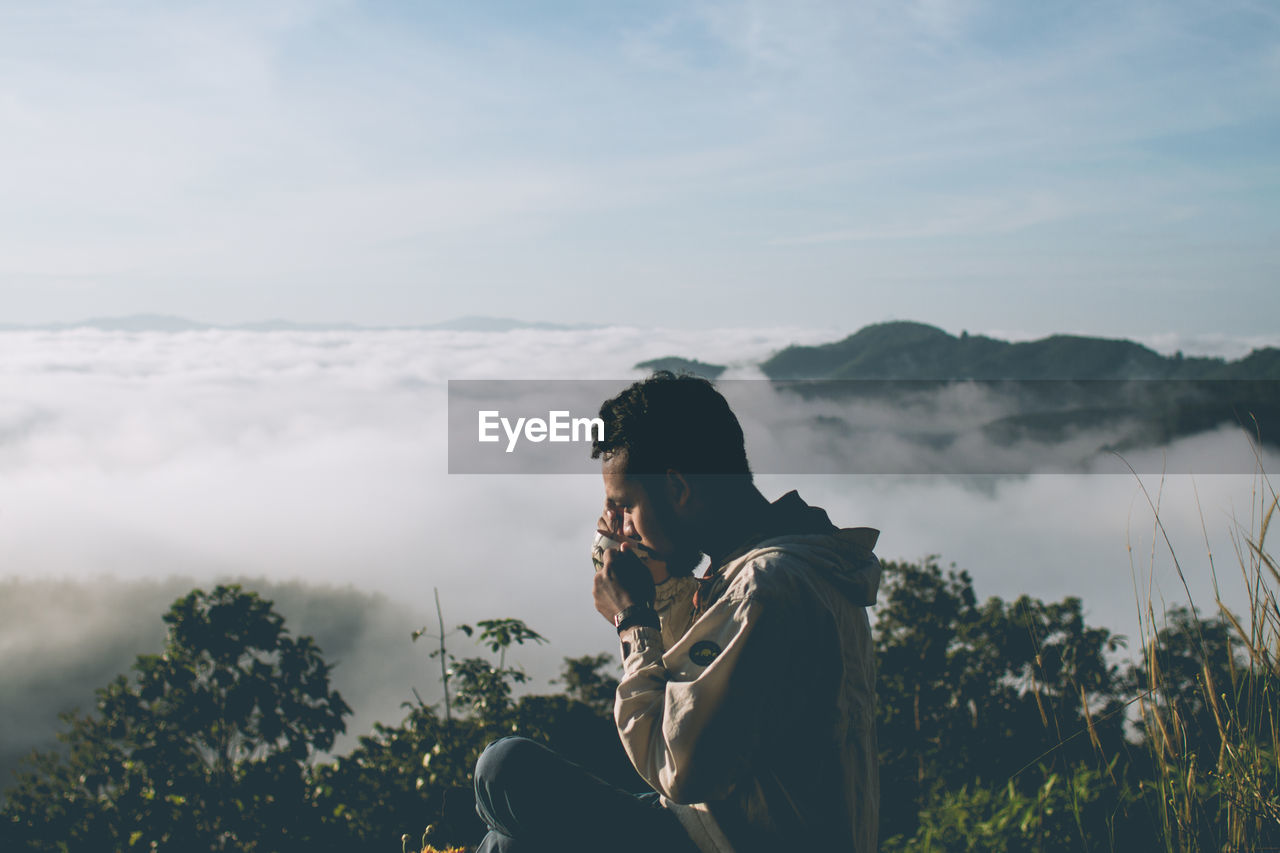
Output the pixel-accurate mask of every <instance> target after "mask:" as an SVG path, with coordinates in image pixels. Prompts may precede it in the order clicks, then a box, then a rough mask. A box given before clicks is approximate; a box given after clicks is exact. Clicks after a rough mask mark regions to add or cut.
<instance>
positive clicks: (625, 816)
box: [475, 737, 697, 853]
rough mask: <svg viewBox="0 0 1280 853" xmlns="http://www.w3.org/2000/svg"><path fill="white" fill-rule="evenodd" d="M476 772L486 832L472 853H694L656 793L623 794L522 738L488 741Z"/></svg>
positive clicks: (479, 811) (479, 806) (478, 807)
mask: <svg viewBox="0 0 1280 853" xmlns="http://www.w3.org/2000/svg"><path fill="white" fill-rule="evenodd" d="M475 775H476V811H477V812H478V813H479V815H480V818H481V820H483V821H484V822H485V824H486V825H487V826H488V827H489V834H488V835H486V836H485V837H484V841H483V842H481V844H480V847H479V849H478V850H477V851H476V853H535V851H548V853H550V851H554V853H578V851H582V853H587V851H591V853H597V851H609V853H629V852H630V851H636V853H641V851H643V853H697V848H695V847H694V846H693V843H692V842H691V841H689V838H688V836H687V835H686V834H685V832H684V830H683V829H682V828H681V826H680V822H679V821H678V820H677V819H676V816H675V815H674V814H672V813H671V812H670V811H668V810H667V809H665V808H663V807H662V806H661V805H659V803H658V795H657V794H654V793H649V794H638V795H637V794H628V793H627V792H626V791H623V790H622V789H620V788H615V787H614V786H613V785H610V784H609V783H608V782H605V781H603V780H601V779H597V778H596V777H595V776H593V775H592V774H590V773H588V772H587V771H586V770H585V769H583V768H582V767H580V766H578V765H577V764H574V763H573V762H571V761H567V760H565V759H564V758H561V757H560V756H559V755H557V754H556V753H554V752H552V751H551V750H549V749H547V748H546V747H545V746H543V745H542V744H540V743H536V742H534V741H531V740H529V739H527V738H522V737H504V738H502V739H500V740H496V741H494V742H493V743H491V744H489V746H488V747H486V748H485V751H484V752H483V753H481V755H480V760H479V761H477V762H476V774H475Z"/></svg>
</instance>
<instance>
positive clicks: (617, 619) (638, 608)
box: [613, 602, 662, 634]
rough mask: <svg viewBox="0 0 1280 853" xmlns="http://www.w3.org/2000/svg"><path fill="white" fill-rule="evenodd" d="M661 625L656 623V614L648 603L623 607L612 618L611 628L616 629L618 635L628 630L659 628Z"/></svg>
mask: <svg viewBox="0 0 1280 853" xmlns="http://www.w3.org/2000/svg"><path fill="white" fill-rule="evenodd" d="M661 624H662V623H660V622H659V621H658V612H657V611H656V610H654V609H653V605H652V604H650V603H648V602H644V603H642V604H632V605H630V606H628V607H624V608H622V609H621V610H619V611H618V612H617V613H616V614H614V617H613V627H615V628H617V629H618V633H619V634H621V633H622V632H623V631H625V630H627V629H628V628H636V627H644V628H660V627H661Z"/></svg>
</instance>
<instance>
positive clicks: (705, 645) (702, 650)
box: [689, 640, 720, 666]
mask: <svg viewBox="0 0 1280 853" xmlns="http://www.w3.org/2000/svg"><path fill="white" fill-rule="evenodd" d="M719 654H720V647H719V646H718V645H716V644H715V643H713V642H711V641H710V640H702V641H701V642H697V643H694V644H693V648H691V649H689V660H691V661H693V662H694V663H696V664H697V665H698V666H709V665H710V664H711V662H712V661H713V660H715V659H716V657H717V656H718V655H719Z"/></svg>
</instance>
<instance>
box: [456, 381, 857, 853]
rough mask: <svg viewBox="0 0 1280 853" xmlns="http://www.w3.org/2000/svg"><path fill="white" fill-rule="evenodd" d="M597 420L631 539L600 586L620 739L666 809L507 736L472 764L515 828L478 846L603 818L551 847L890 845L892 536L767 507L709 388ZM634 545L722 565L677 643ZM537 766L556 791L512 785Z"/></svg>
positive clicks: (497, 822) (614, 508) (650, 395)
mask: <svg viewBox="0 0 1280 853" xmlns="http://www.w3.org/2000/svg"><path fill="white" fill-rule="evenodd" d="M600 415H601V418H602V419H603V420H604V423H605V431H604V439H603V440H600V441H597V442H596V443H595V446H594V447H593V449H592V456H593V457H595V458H601V459H602V460H603V462H602V473H603V477H604V483H605V496H606V519H607V520H610V521H614V522H615V526H614V527H611V528H610V529H611V530H620V532H621V533H623V535H624V539H623V542H622V544H621V546H620V547H618V548H610V549H608V550H607V551H606V552H605V553H604V555H603V559H602V560H601V563H602V568H601V569H600V571H598V572H597V573H596V575H595V581H594V588H593V595H594V598H595V605H596V609H597V611H599V612H600V613H601V615H603V616H604V617H605V618H606V619H608V620H610V622H612V623H613V624H614V625H615V627H616V628H617V630H618V635H619V638H620V640H621V644H622V657H623V670H624V672H623V677H622V680H621V682H620V684H619V686H618V692H617V699H616V703H615V708H614V717H615V720H616V722H617V726H618V733H619V736H620V737H621V739H622V743H623V746H624V747H625V749H626V751H627V755H628V756H629V757H630V759H631V761H632V764H633V765H634V766H635V768H636V770H637V772H638V773H639V774H640V776H641V777H643V778H644V780H645V781H646V782H648V783H649V785H650V786H652V788H653V790H654V791H655V792H656V793H657V795H658V796H657V797H656V798H650V799H651V800H652V799H656V800H657V802H656V806H657V808H654V806H655V803H653V802H651V801H650V802H645V803H643V804H642V805H633V804H632V803H636V802H637V801H635V800H634V798H632V801H631V803H629V802H628V801H627V800H625V799H619V798H618V797H613V796H609V795H606V794H604V793H602V792H601V791H600V790H599V787H598V786H597V785H595V784H594V783H587V782H583V781H582V779H581V777H580V776H579V775H575V774H574V772H573V771H572V770H569V769H567V768H565V767H563V766H562V764H561V763H558V762H559V760H558V759H555V758H554V756H551V754H550V753H549V752H548V753H546V755H545V756H543V755H542V754H541V753H537V752H536V750H538V749H541V748H540V747H537V746H536V745H534V744H532V743H531V742H528V741H520V740H517V739H512V740H508V741H500V742H499V743H498V744H497V745H495V746H493V747H490V750H488V751H486V754H485V755H484V756H482V757H481V761H480V763H479V764H478V765H477V770H476V784H477V799H478V804H477V808H478V810H479V811H480V813H481V816H482V817H484V818H485V819H486V822H487V823H488V824H489V825H490V826H491V827H493V828H495V831H498V834H499V835H501V836H502V838H501V839H497V840H496V841H495V843H494V844H493V846H491V847H482V850H485V849H493V850H498V849H510V850H518V849H523V848H521V847H520V846H519V845H518V844H513V845H512V846H509V847H506V848H504V847H502V846H501V843H500V842H505V841H506V840H511V839H515V840H516V841H522V840H528V841H530V842H533V843H531V844H530V846H529V847H528V849H544V848H541V847H537V846H535V844H539V843H541V844H546V845H547V846H546V847H545V849H552V848H553V846H554V839H553V838H552V837H550V836H547V835H545V834H544V833H545V829H546V827H545V824H546V823H547V822H548V821H552V820H553V818H552V815H553V814H557V813H558V814H559V818H558V819H559V822H560V823H561V824H562V825H568V826H571V827H572V826H573V824H574V823H575V822H576V820H577V818H578V817H581V816H582V815H583V814H585V813H591V812H594V811H600V810H604V811H607V812H609V815H610V817H609V818H608V820H609V821H611V822H612V823H611V825H609V826H607V827H600V826H599V825H597V828H594V829H588V830H587V831H586V832H584V833H578V832H577V831H576V829H569V830H566V831H565V832H564V833H562V835H561V838H560V840H561V843H560V844H559V845H558V846H554V849H564V850H573V849H590V847H591V840H592V838H593V837H594V840H595V842H596V849H608V850H616V849H619V848H621V849H637V850H641V849H646V848H647V849H651V850H663V851H665V850H674V849H680V847H679V846H678V845H682V844H683V845H685V847H687V843H686V842H685V840H684V839H686V838H687V839H688V840H690V841H692V842H693V844H694V845H695V846H696V848H697V849H699V850H701V851H733V853H744V851H751V850H772V851H777V850H810V849H813V850H841V851H844V850H851V851H858V853H863V851H871V850H874V849H875V845H876V822H877V811H878V805H879V804H878V798H879V793H878V792H879V787H878V782H877V765H876V742H875V692H874V685H875V665H874V661H873V658H872V644H871V631H870V625H869V622H868V619H867V615H866V607H867V606H869V605H870V604H872V603H874V601H875V591H876V588H877V586H878V584H879V575H880V572H879V563H878V562H877V561H876V558H875V557H874V555H873V554H872V553H871V550H870V549H871V548H872V547H873V545H874V544H875V539H876V535H877V534H876V531H874V530H870V529H868V528H857V529H849V530H838V529H836V528H835V526H834V525H832V524H831V522H830V521H829V520H828V518H827V515H826V513H825V512H823V511H822V510H821V509H817V508H815V507H810V506H808V505H806V504H805V503H804V502H803V501H802V500H800V498H799V496H798V495H797V494H796V493H795V492H790V493H788V494H787V495H785V496H784V497H783V498H781V499H780V500H778V501H776V502H774V503H769V502H768V500H767V499H766V498H765V497H764V496H763V495H762V494H761V493H760V492H759V490H758V489H757V488H756V487H755V485H754V483H753V481H752V477H751V472H750V468H749V466H748V464H747V459H746V453H745V450H744V444H743V436H742V429H741V427H740V425H739V424H738V420H737V418H736V417H735V416H734V414H733V412H732V411H731V410H730V408H729V406H728V403H726V402H725V400H724V398H723V397H722V396H720V394H719V393H718V392H717V391H716V390H715V389H714V388H713V387H712V386H711V384H710V383H708V382H706V381H705V380H701V379H697V378H694V377H683V376H682V377H676V376H672V375H671V374H669V373H658V374H655V375H654V376H653V377H651V378H650V379H647V380H645V381H643V382H639V383H636V384H635V385H632V386H631V387H630V388H628V389H626V390H625V391H623V392H622V393H621V394H619V395H618V396H617V397H615V398H613V399H611V400H608V401H606V402H605V403H604V405H603V406H602V407H601V410H600ZM611 514H612V515H611ZM637 542H638V544H639V545H641V546H642V547H641V548H637ZM637 551H650V552H654V553H657V554H659V555H662V558H663V559H664V561H665V564H666V567H667V569H668V570H669V571H670V573H671V574H673V575H678V574H680V573H682V572H684V573H687V570H688V569H691V568H692V567H693V565H695V564H696V563H697V561H698V560H699V559H700V557H701V555H702V554H706V555H708V557H709V558H710V566H709V568H708V569H707V572H706V575H705V577H704V579H703V580H702V581H701V582H700V586H699V588H698V594H697V597H696V601H695V602H694V605H695V606H694V608H693V613H692V624H691V626H690V627H689V628H688V630H687V631H686V632H684V633H683V635H682V636H680V638H679V639H678V640H676V641H675V642H674V644H670V645H668V642H669V641H664V639H663V633H664V632H663V631H662V630H661V629H662V627H663V625H662V624H661V623H660V620H659V618H658V616H657V613H656V612H655V611H654V609H653V606H652V602H653V601H654V575H653V574H652V573H651V571H650V570H648V569H647V568H646V566H645V565H644V564H643V563H642V562H641V561H640V559H639V558H638V557H637V555H636V554H637ZM667 633H670V632H667ZM520 744H527V746H519V745H520ZM520 752H522V753H524V754H523V755H520V756H519V757H518V758H517V756H516V754H515V753H520ZM548 756H551V757H548ZM486 759H492V760H488V761H487V760H486ZM504 759H505V760H504ZM517 768H519V769H518V770H517ZM534 768H536V769H534ZM538 773H542V774H544V775H545V776H547V777H550V778H549V781H547V782H546V783H545V784H544V785H542V786H538V787H536V788H534V787H533V786H529V785H526V786H525V790H524V792H523V794H518V793H517V792H516V791H514V790H513V789H511V788H508V787H506V786H503V785H501V784H498V783H499V782H500V777H502V776H504V775H505V776H506V778H507V780H508V781H515V780H516V779H527V778H530V777H531V776H535V775H537V774H538ZM600 784H603V783H600ZM550 785H557V786H563V787H564V788H565V789H567V792H568V793H567V796H568V797H569V798H570V802H569V803H568V805H567V806H561V805H555V804H552V803H551V801H550V800H548V799H547V798H546V796H545V793H546V790H547V787H548V786H550ZM619 793H620V792H619ZM623 796H624V797H625V795H623ZM575 800H576V802H577V810H576V811H575V805H574V802H573V801H575ZM516 801H521V802H516ZM535 801H536V802H537V807H536V808H535V807H534V805H533V804H534V802H535ZM559 802H563V801H559ZM517 812H522V813H523V816H524V817H525V818H527V819H529V820H530V821H531V823H530V824H529V825H528V826H525V825H523V823H522V821H521V820H520V818H521V814H517ZM571 815H574V816H577V817H570V816H571ZM672 818H674V819H675V820H672ZM539 822H541V823H539ZM677 822H678V823H677ZM535 824H538V825H535ZM676 826H678V827H679V829H680V830H682V833H675V832H673V827H676ZM502 830H505V832H504V831H502ZM599 833H605V834H603V835H600V834H599ZM493 836H494V833H490V838H489V839H486V844H489V843H490V840H491V839H493ZM659 836H661V837H663V838H666V839H671V838H678V839H679V840H678V841H670V840H668V841H665V842H659V841H656V840H651V839H656V838H658V837H659ZM655 844H660V845H668V846H657V847H655V846H653V845H655ZM579 845H580V846H579Z"/></svg>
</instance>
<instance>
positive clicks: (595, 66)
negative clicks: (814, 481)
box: [0, 0, 1280, 335]
mask: <svg viewBox="0 0 1280 853" xmlns="http://www.w3.org/2000/svg"><path fill="white" fill-rule="evenodd" d="M1277 151H1280V9H1278V8H1277V7H1276V6H1274V5H1273V4H1269V3H1265V2H1236V0H1219V2H1185V0H1176V2H1152V3H1148V2H1144V0H1126V2H1122V3H1094V2H1075V3H1058V2H1045V3H1025V2H1013V0H998V1H997V2H982V1H981V0H954V2H953V1H952V0H921V1H920V2H883V3H881V2H867V3H848V2H843V3H839V2H830V3H828V2H808V0H796V2H787V3H781V2H772V3H763V2H750V0H747V2H741V0H739V2H696V0H695V2H682V3H644V4H637V3H599V2H597V3H538V4H530V3H391V2H381V3H376V2H327V0H324V1H322V2H274V3H265V4H264V3H256V2H235V0H232V2H218V3H213V2H209V3H188V2H176V0H171V2H156V3H142V2H134V3H130V2H113V3H109V4H108V3H99V2H32V3H26V2H21V0H7V2H5V3H4V4H3V6H0V164H3V165H0V319H3V320H4V321H6V322H41V321H51V320H74V319H80V318H83V317H88V316H94V315H103V314H127V313H135V312H160V313H175V314H181V315H185V316H189V317H193V318H195V319H201V320H207V321H215V322H235V321H246V320H256V319H263V318H267V317H285V318H289V319H293V320H299V321H352V322H358V323H369V324H382V323H420V322H421V323H428V322H435V321H439V320H444V319H448V318H451V317H455V316H459V315H465V314H490V315H499V316H512V317H518V318H522V319H527V320H551V321H561V322H610V321H626V322H629V323H634V324H641V325H659V326H673V327H688V328H709V327H715V326H729V325H739V326H757V327H763V326H770V325H777V324H789V325H801V326H831V327H838V328H841V329H849V330H851V329H854V328H857V327H859V326H861V325H863V324H865V323H868V322H874V321H879V320H885V319H891V318H899V319H915V320H923V321H926V322H932V323H935V324H938V325H941V326H943V327H945V328H948V329H951V330H959V329H961V328H968V329H971V330H983V329H1002V330H1018V331H1022V332H1025V333H1031V334H1042V333H1048V332H1052V331H1083V332H1093V333H1098V334H1110V335H1141V334H1148V335H1150V334H1158V333H1166V332H1173V333H1182V334H1189V335H1190V334H1201V333H1235V334H1241V335H1247V334H1263V333H1270V332H1272V331H1274V319H1273V318H1274V317H1275V316H1276V315H1277V309H1280V296H1277V293H1280V288H1277V287H1276V286H1275V282H1276V279H1277V277H1278V276H1277V273H1278V272H1280V249H1277V244H1278V242H1280V241H1278V239H1277V238H1280V215H1278V214H1280V209H1278V208H1280V168H1278V166H1280V160H1278V158H1277V154H1276V152H1277Z"/></svg>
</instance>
